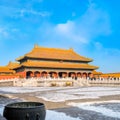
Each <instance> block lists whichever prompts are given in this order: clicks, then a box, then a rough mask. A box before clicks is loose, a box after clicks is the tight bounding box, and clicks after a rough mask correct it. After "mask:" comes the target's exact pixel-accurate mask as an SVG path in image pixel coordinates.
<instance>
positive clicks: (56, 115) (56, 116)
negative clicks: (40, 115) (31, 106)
mask: <svg viewBox="0 0 120 120" xmlns="http://www.w3.org/2000/svg"><path fill="white" fill-rule="evenodd" d="M46 120H80V119H79V118H72V117H70V116H67V115H66V114H65V113H61V112H55V111H51V110H47V115H46Z"/></svg>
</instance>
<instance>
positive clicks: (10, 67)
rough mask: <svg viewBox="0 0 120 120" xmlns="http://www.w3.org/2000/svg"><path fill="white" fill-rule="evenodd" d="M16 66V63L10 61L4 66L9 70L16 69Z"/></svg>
mask: <svg viewBox="0 0 120 120" xmlns="http://www.w3.org/2000/svg"><path fill="white" fill-rule="evenodd" d="M18 65H19V63H18V62H11V61H10V62H9V63H8V64H7V65H6V67H8V68H9V69H14V68H16V67H17V66H18Z"/></svg>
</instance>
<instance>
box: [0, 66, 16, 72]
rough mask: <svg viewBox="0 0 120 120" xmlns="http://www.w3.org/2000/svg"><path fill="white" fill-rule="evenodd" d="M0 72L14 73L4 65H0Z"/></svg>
mask: <svg viewBox="0 0 120 120" xmlns="http://www.w3.org/2000/svg"><path fill="white" fill-rule="evenodd" d="M0 73H14V70H10V69H9V68H8V67H6V66H0Z"/></svg>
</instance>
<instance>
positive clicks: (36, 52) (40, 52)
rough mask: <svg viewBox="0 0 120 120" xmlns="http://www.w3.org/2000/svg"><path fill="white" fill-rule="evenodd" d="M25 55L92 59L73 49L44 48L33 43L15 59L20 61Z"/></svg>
mask: <svg viewBox="0 0 120 120" xmlns="http://www.w3.org/2000/svg"><path fill="white" fill-rule="evenodd" d="M25 57H29V58H40V59H55V60H68V61H70V60H72V61H85V62H91V61H92V59H90V58H87V57H83V56H80V55H79V54H77V53H76V52H74V50H73V49H68V50H66V49H58V48H45V47H40V46H38V45H35V47H34V48H33V49H32V50H31V51H30V52H29V53H27V54H25V55H24V56H22V57H19V58H17V59H16V60H18V61H20V60H22V59H24V58H25Z"/></svg>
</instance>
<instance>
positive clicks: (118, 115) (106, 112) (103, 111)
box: [68, 101, 120, 118]
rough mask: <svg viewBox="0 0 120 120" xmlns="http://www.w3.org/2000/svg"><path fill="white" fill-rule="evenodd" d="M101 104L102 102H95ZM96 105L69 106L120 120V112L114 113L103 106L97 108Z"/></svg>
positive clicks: (76, 104)
mask: <svg viewBox="0 0 120 120" xmlns="http://www.w3.org/2000/svg"><path fill="white" fill-rule="evenodd" d="M105 102H106V103H120V101H109V102H108V101H102V102H101V103H105ZM95 103H100V102H95ZM95 103H91V102H90V103H89V102H88V103H74V102H72V103H69V104H68V105H70V106H74V107H78V108H80V109H83V110H89V111H93V112H98V113H101V114H102V115H105V116H108V117H113V118H120V112H117V111H114V110H112V109H109V108H106V107H102V106H95Z"/></svg>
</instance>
